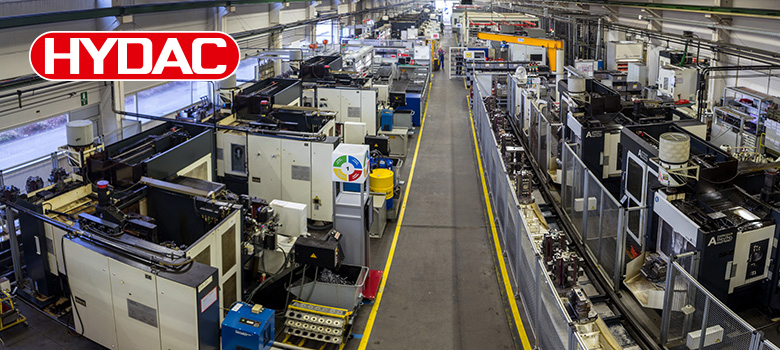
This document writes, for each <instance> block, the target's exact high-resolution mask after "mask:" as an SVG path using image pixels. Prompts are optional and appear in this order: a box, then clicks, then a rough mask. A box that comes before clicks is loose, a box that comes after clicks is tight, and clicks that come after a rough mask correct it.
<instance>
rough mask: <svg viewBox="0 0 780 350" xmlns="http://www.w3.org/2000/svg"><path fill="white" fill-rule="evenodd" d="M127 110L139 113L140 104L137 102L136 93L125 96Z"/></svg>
mask: <svg viewBox="0 0 780 350" xmlns="http://www.w3.org/2000/svg"><path fill="white" fill-rule="evenodd" d="M125 111H126V112H132V113H138V105H137V104H136V103H135V94H133V95H128V96H127V97H125Z"/></svg>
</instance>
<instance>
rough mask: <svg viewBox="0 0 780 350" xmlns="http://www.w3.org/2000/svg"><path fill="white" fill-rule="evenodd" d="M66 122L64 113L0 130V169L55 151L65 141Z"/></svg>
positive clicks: (66, 118) (66, 115) (66, 116)
mask: <svg viewBox="0 0 780 350" xmlns="http://www.w3.org/2000/svg"><path fill="white" fill-rule="evenodd" d="M67 122H68V114H67V113H65V114H61V115H58V116H56V117H51V118H48V119H45V120H41V121H38V122H35V123H30V124H27V125H24V126H20V127H17V128H14V129H11V130H6V131H3V132H0V159H2V163H1V164H0V169H8V168H10V167H13V166H17V165H20V164H22V163H25V162H29V161H31V160H33V159H37V158H40V157H43V156H46V155H48V154H50V153H52V152H56V151H57V148H59V147H60V146H63V145H65V144H66V143H67V138H66V136H65V124H66V123H67ZM31 145H35V147H31Z"/></svg>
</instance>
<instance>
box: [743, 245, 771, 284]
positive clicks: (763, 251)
mask: <svg viewBox="0 0 780 350" xmlns="http://www.w3.org/2000/svg"><path fill="white" fill-rule="evenodd" d="M768 250H769V240H768V239H764V240H761V241H757V242H753V243H750V249H749V253H748V267H747V272H746V274H745V279H749V278H753V277H757V276H761V275H763V274H764V268H765V267H766V258H767V255H768Z"/></svg>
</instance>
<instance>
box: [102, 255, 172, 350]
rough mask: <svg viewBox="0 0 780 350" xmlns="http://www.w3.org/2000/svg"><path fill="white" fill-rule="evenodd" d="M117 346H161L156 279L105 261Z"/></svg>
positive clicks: (142, 272) (130, 268)
mask: <svg viewBox="0 0 780 350" xmlns="http://www.w3.org/2000/svg"><path fill="white" fill-rule="evenodd" d="M108 268H109V270H110V271H111V276H110V278H111V299H112V301H113V308H114V323H115V324H116V328H117V330H119V331H118V332H117V333H116V337H117V339H116V340H117V343H118V344H120V346H121V347H122V348H124V347H125V346H122V345H125V344H128V345H131V347H133V348H136V349H154V348H159V347H160V332H159V331H158V329H159V326H160V325H159V320H158V318H157V286H156V284H155V279H156V278H155V277H154V276H153V275H152V274H151V273H149V272H145V271H143V270H140V269H138V268H135V267H131V266H129V265H127V264H124V263H121V262H119V261H116V260H114V259H110V258H109V259H108Z"/></svg>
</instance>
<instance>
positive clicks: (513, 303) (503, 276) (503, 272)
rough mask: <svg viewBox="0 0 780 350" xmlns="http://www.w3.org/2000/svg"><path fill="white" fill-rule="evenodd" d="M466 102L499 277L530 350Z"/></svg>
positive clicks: (464, 84) (526, 346)
mask: <svg viewBox="0 0 780 350" xmlns="http://www.w3.org/2000/svg"><path fill="white" fill-rule="evenodd" d="M463 86H466V80H465V79H464V80H463ZM466 103H467V104H468V106H469V120H470V121H471V135H472V136H473V137H474V150H475V151H476V152H477V166H478V167H479V178H480V180H481V181H482V193H483V194H484V195H485V207H486V208H487V213H488V221H489V223H490V232H492V234H493V245H495V247H496V249H495V251H496V257H497V258H498V267H499V270H501V279H502V280H503V282H504V288H506V296H507V298H508V299H509V308H510V309H512V318H513V319H514V320H515V326H516V327H517V332H518V333H519V334H520V341H521V342H522V343H523V349H526V350H531V343H530V342H529V341H528V334H526V332H525V327H524V326H523V318H522V317H521V316H520V310H519V309H518V308H517V299H515V297H514V295H515V293H514V292H513V291H512V284H511V283H510V281H509V274H508V273H507V271H506V264H505V262H504V255H503V254H501V242H500V241H499V239H498V231H497V230H496V221H495V220H494V219H493V207H492V206H491V205H490V197H489V195H488V190H487V184H486V183H485V172H484V170H483V168H482V157H481V156H480V153H479V145H478V144H477V132H476V130H475V129H474V115H473V114H472V112H471V101H469V97H468V96H466Z"/></svg>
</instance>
